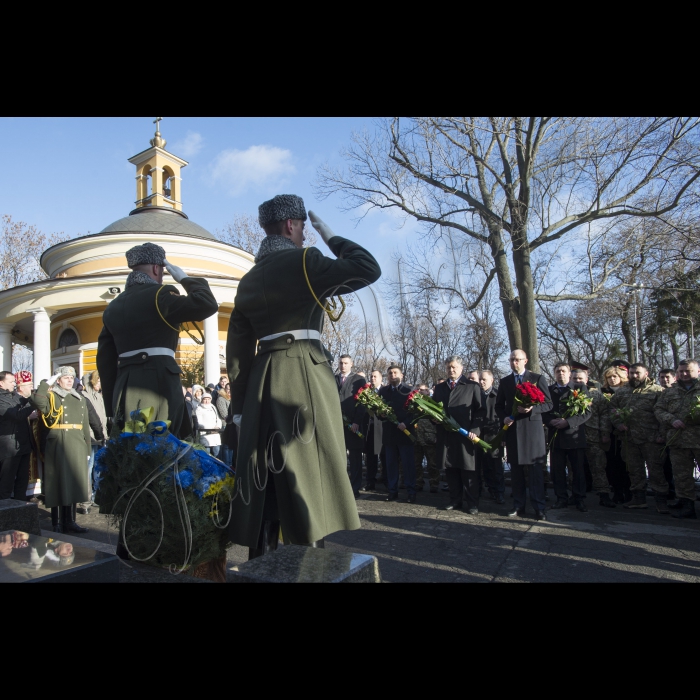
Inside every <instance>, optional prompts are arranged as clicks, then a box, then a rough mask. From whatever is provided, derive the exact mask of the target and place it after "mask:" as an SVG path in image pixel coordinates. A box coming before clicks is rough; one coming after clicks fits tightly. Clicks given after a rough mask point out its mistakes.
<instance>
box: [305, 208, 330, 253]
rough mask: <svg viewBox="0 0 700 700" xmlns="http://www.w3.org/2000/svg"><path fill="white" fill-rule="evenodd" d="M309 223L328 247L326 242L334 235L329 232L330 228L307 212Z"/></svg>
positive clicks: (314, 215)
mask: <svg viewBox="0 0 700 700" xmlns="http://www.w3.org/2000/svg"><path fill="white" fill-rule="evenodd" d="M309 221H311V225H312V226H313V227H314V228H315V229H316V231H318V234H319V236H321V238H323V242H324V243H325V244H326V245H328V241H330V240H331V238H333V236H335V235H336V234H335V233H333V231H331V228H330V226H329V225H328V224H326V223H324V222H323V221H321V219H319V218H318V216H316V214H314V213H313V212H312V211H310V212H309Z"/></svg>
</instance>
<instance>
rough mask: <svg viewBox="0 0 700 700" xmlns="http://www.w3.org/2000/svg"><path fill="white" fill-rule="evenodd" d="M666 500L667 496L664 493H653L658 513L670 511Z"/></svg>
mask: <svg viewBox="0 0 700 700" xmlns="http://www.w3.org/2000/svg"><path fill="white" fill-rule="evenodd" d="M666 500H667V496H666V494H665V493H655V494H654V501H655V502H656V510H657V511H658V512H659V513H662V514H664V515H666V514H667V513H670V511H669V509H668V504H667V502H666Z"/></svg>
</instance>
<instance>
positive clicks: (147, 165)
mask: <svg viewBox="0 0 700 700" xmlns="http://www.w3.org/2000/svg"><path fill="white" fill-rule="evenodd" d="M162 119H163V117H156V118H155V121H154V122H153V123H154V124H155V125H156V134H155V136H154V137H153V138H152V139H151V148H149V149H147V150H145V151H141V153H137V154H136V155H135V156H133V157H131V158H129V163H133V164H134V165H135V166H136V208H137V209H138V208H140V207H166V208H171V209H175V210H177V211H182V193H181V188H180V182H181V178H180V168H184V167H185V166H186V165H187V161H186V160H182V158H178V157H177V156H175V155H173V154H172V153H168V151H166V150H165V145H166V140H165V139H164V138H163V137H162V136H161V135H160V122H161V121H162Z"/></svg>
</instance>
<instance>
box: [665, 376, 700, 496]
mask: <svg viewBox="0 0 700 700" xmlns="http://www.w3.org/2000/svg"><path fill="white" fill-rule="evenodd" d="M699 396H700V379H694V380H693V381H692V383H691V385H690V386H689V388H687V389H686V388H685V386H683V385H682V384H681V383H680V382H677V383H676V384H674V385H673V386H670V387H669V388H668V389H666V390H664V392H663V393H662V394H661V396H660V397H659V399H658V401H657V402H656V407H655V410H654V412H655V414H656V418H657V419H658V420H659V422H660V423H661V429H662V431H663V434H664V437H665V438H666V441H667V442H670V441H671V440H672V439H673V442H671V445H670V447H669V448H668V449H669V451H670V453H671V465H672V467H673V480H674V482H675V484H676V496H678V498H679V499H681V498H684V499H688V500H690V501H692V502H693V510H694V509H695V505H694V503H695V479H694V478H693V471H694V470H695V461H696V460H698V461H699V462H700V425H688V424H687V423H686V427H685V428H683V429H682V430H676V428H673V427H671V424H672V423H673V422H674V421H676V420H680V421H683V422H684V423H685V420H686V416H687V415H688V413H689V412H690V408H691V406H692V405H693V404H694V403H695V400H696V399H697V397H699ZM676 433H677V434H676Z"/></svg>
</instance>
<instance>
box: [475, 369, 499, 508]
mask: <svg viewBox="0 0 700 700" xmlns="http://www.w3.org/2000/svg"><path fill="white" fill-rule="evenodd" d="M479 384H481V411H482V425H481V435H482V440H485V441H486V442H491V440H493V438H494V437H496V433H498V431H499V429H500V427H501V423H500V421H499V419H498V416H497V415H496V397H497V395H498V394H497V392H496V389H495V388H494V386H493V372H491V371H490V370H488V369H485V370H484V371H483V372H482V373H481V375H480V376H479ZM501 457H502V454H501V448H500V447H497V448H496V449H495V450H492V451H491V452H484V451H483V450H482V449H478V450H476V466H477V469H478V471H479V473H480V474H483V475H484V482H485V483H486V487H487V488H488V490H489V493H490V494H491V497H492V498H493V500H494V501H496V503H498V504H499V505H501V504H503V503H505V498H504V494H505V492H506V482H505V475H504V474H503V460H502V459H501Z"/></svg>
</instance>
